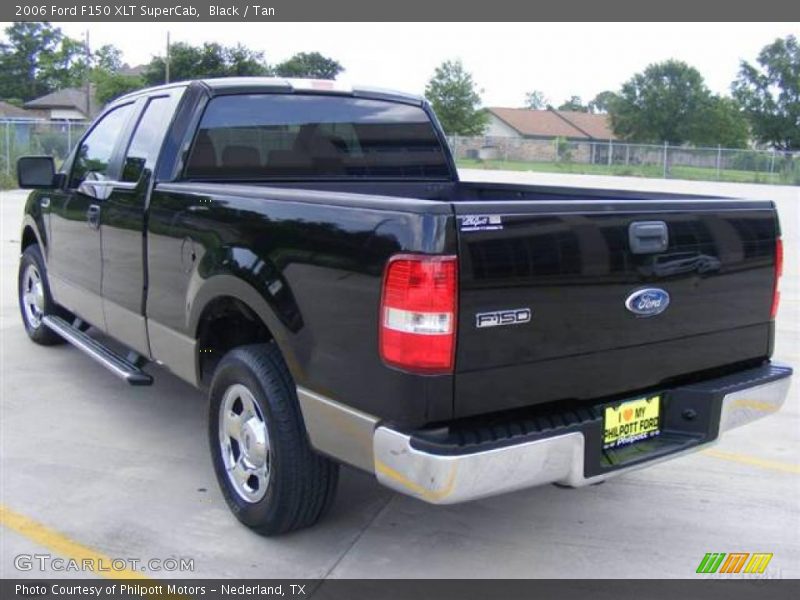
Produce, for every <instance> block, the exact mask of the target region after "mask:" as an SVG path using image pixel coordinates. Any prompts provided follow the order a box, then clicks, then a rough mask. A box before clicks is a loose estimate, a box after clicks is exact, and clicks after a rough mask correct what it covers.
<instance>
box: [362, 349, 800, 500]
mask: <svg viewBox="0 0 800 600" xmlns="http://www.w3.org/2000/svg"><path fill="white" fill-rule="evenodd" d="M791 375H792V369H791V368H789V367H787V366H783V365H778V364H775V363H772V364H767V365H764V366H762V367H758V368H756V369H749V370H747V371H742V372H740V373H736V374H734V375H728V376H725V377H721V378H718V379H713V380H709V381H704V382H702V383H699V384H693V385H690V386H685V387H680V388H674V389H670V390H663V391H662V392H660V393H662V395H663V398H664V400H663V403H664V408H663V409H662V410H663V413H664V414H663V416H662V419H663V422H662V430H663V431H662V436H661V437H662V438H664V440H662V441H661V442H660V443H659V445H658V446H657V447H654V448H653V450H652V451H648V452H644V453H638V454H636V455H634V457H633V458H628V459H626V460H622V461H618V462H617V463H616V464H609V463H608V457H605V456H603V454H604V453H603V452H602V450H601V449H600V443H599V439H598V431H599V428H601V427H602V419H601V418H599V417H598V416H597V415H599V414H602V413H601V411H600V410H596V411H593V412H592V415H593V416H592V418H587V419H585V420H582V421H580V422H577V423H573V424H569V425H564V426H562V427H557V428H555V430H556V431H554V432H553V433H552V434H548V433H546V432H542V431H538V432H535V434H534V435H526V436H517V437H516V438H514V437H512V438H510V439H508V440H507V441H506V443H504V444H501V445H499V446H498V445H497V444H496V443H495V444H494V445H493V447H490V448H488V449H481V448H480V447H478V448H475V447H474V446H473V447H470V448H466V447H465V448H464V451H463V452H461V451H459V450H458V449H456V450H455V451H453V449H452V448H447V449H441V448H439V449H437V448H430V447H427V448H426V447H425V444H419V443H417V442H416V441H415V439H414V436H413V434H412V435H409V434H407V433H403V432H400V431H396V430H393V429H390V428H388V427H385V426H379V427H377V428H375V430H374V434H373V454H374V469H375V474H376V476H377V478H378V480H379V481H380V482H381V483H382V484H384V485H386V486H387V487H389V488H392V489H394V490H397V491H399V492H402V493H404V494H407V495H410V496H414V497H417V498H419V499H421V500H425V501H427V502H430V503H433V504H454V503H457V502H466V501H469V500H475V499H478V498H485V497H487V496H494V495H497V494H502V493H506V492H511V491H514V490H519V489H523V488H527V487H533V486H536V485H541V484H545V483H560V484H564V485H567V486H573V487H580V486H584V485H589V484H592V483H597V482H600V481H604V480H605V479H608V478H609V477H613V476H615V475H619V474H621V473H625V472H628V471H631V470H634V469H638V468H642V467H646V466H649V465H652V464H656V463H658V462H662V461H665V460H669V459H672V458H677V457H678V456H682V455H684V454H687V453H690V452H695V451H697V450H700V449H702V448H704V447H707V446H708V445H710V444H712V443H713V442H714V441H716V440H717V439H718V438H719V436H720V435H721V434H722V433H723V432H725V431H728V430H730V429H733V428H735V427H740V426H742V425H745V424H747V423H750V422H752V421H755V420H757V419H760V418H761V417H764V416H767V415H769V414H771V413H773V412H776V411H777V410H779V409H780V407H781V406H782V405H783V403H784V402H785V400H786V397H787V395H788V392H789V385H790V382H791ZM600 408H602V406H600V407H598V409H600ZM687 411H693V412H694V413H695V414H698V413H699V414H700V418H699V419H695V420H692V421H690V420H687V418H686V417H685V415H686V414H687ZM559 430H561V431H559Z"/></svg>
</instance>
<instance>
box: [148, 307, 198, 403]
mask: <svg viewBox="0 0 800 600" xmlns="http://www.w3.org/2000/svg"><path fill="white" fill-rule="evenodd" d="M147 332H148V337H149V339H150V351H151V352H152V353H153V358H154V359H155V360H157V361H159V362H162V363H163V364H164V366H165V367H167V368H168V369H169V370H170V371H172V372H173V373H174V374H175V375H177V376H178V377H180V378H181V379H183V380H184V381H186V382H188V383H190V384H192V385H193V386H195V387H197V386H198V385H199V384H200V381H199V378H198V373H197V360H196V357H197V340H194V339H192V338H190V337H189V336H186V335H183V334H182V333H178V332H177V331H175V330H174V329H170V328H169V327H165V326H164V325H161V324H159V323H156V322H155V321H153V320H152V319H147Z"/></svg>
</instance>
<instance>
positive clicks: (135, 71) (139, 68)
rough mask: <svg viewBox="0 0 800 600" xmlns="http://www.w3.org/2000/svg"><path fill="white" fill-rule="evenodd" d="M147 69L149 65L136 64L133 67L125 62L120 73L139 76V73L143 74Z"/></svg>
mask: <svg viewBox="0 0 800 600" xmlns="http://www.w3.org/2000/svg"><path fill="white" fill-rule="evenodd" d="M146 69H147V65H135V66H133V67H132V66H130V65H129V64H128V63H125V64H124V65H122V67H121V68H120V70H119V74H120V75H125V76H126V77H138V76H139V75H143V74H144V72H145V70H146Z"/></svg>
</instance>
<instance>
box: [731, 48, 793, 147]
mask: <svg viewBox="0 0 800 600" xmlns="http://www.w3.org/2000/svg"><path fill="white" fill-rule="evenodd" d="M756 60H757V62H758V65H757V66H756V65H752V64H750V63H748V62H746V61H742V63H741V65H740V67H739V76H738V78H737V79H736V81H734V83H733V86H732V88H733V95H734V97H735V98H736V99H737V100H738V101H739V103H740V104H741V105H742V106H743V107H744V111H745V114H746V115H747V118H748V120H749V122H750V126H751V128H752V130H753V135H754V136H755V137H756V139H757V140H758V141H759V142H761V143H764V144H770V145H771V146H773V147H774V148H776V149H778V150H797V149H800V44H798V41H797V38H796V37H795V36H793V35H790V36H788V37H786V38H778V39H776V40H775V41H774V42H772V43H771V44H769V45H767V46H765V47H764V48H763V49H762V50H761V52H760V53H759V55H758V58H757V59H756Z"/></svg>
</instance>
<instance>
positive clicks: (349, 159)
mask: <svg viewBox="0 0 800 600" xmlns="http://www.w3.org/2000/svg"><path fill="white" fill-rule="evenodd" d="M449 175H450V172H449V165H448V162H447V158H446V154H445V152H444V150H443V148H442V144H441V142H440V141H439V138H438V136H437V135H436V131H435V129H434V127H433V125H432V123H431V120H430V119H429V117H428V115H427V113H426V112H425V111H424V110H423V109H422V108H421V107H419V106H413V105H409V104H403V103H399V102H387V101H381V100H371V99H364V98H352V97H338V96H331V95H310V94H309V95H303V94H292V95H281V94H249V95H236V96H219V97H216V98H213V99H212V100H210V101H209V104H208V106H207V108H206V110H205V113H204V115H203V118H202V120H201V122H200V127H199V129H198V133H197V136H196V138H195V140H194V144H193V147H192V150H191V153H190V156H189V160H188V161H187V166H186V169H185V176H186V177H187V178H189V179H214V180H237V179H238V180H270V179H277V180H280V179H373V178H374V179H391V178H403V179H409V178H420V179H447V178H448V177H449Z"/></svg>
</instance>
